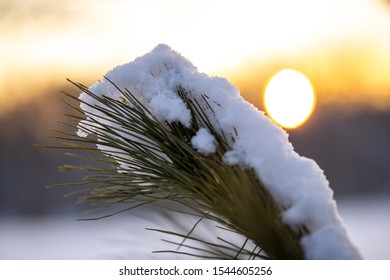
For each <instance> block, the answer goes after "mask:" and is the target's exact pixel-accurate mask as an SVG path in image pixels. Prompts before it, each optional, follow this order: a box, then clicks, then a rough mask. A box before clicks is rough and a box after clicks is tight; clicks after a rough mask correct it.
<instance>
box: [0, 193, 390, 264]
mask: <svg viewBox="0 0 390 280" xmlns="http://www.w3.org/2000/svg"><path fill="white" fill-rule="evenodd" d="M338 204H339V211H340V213H341V216H342V217H343V219H344V221H345V224H346V226H347V228H348V232H349V235H350V238H351V239H352V241H353V242H354V244H355V245H356V246H357V247H359V249H360V251H361V252H362V254H363V256H364V257H365V258H366V259H390V242H388V239H389V237H390V219H389V214H390V197H389V196H387V197H386V196H385V197H368V198H359V199H349V200H342V201H339V203H338ZM145 227H152V228H161V227H165V225H164V224H158V222H156V223H153V222H150V221H146V220H145V219H144V218H143V217H142V216H135V217H134V216H128V215H121V216H117V217H115V218H108V219H104V220H99V221H88V222H80V221H76V217H73V216H65V217H50V218H45V219H26V218H13V219H10V218H1V219H0V259H150V258H178V257H180V256H179V255H170V254H158V255H156V254H153V255H152V254H150V252H151V251H152V250H156V249H157V250H158V249H164V248H166V247H167V244H166V243H163V242H161V241H160V238H164V237H166V236H163V235H161V234H160V233H156V232H151V231H146V230H144V228H145Z"/></svg>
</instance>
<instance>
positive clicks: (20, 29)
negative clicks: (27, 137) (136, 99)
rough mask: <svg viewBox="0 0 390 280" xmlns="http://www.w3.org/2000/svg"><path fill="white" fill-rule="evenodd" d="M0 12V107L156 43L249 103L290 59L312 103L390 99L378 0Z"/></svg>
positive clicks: (30, 6) (100, 2)
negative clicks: (312, 93) (234, 88)
mask: <svg viewBox="0 0 390 280" xmlns="http://www.w3.org/2000/svg"><path fill="white" fill-rule="evenodd" d="M0 13H1V15H2V16H1V17H0V114H4V113H6V112H7V110H10V109H12V107H13V106H15V104H17V102H20V101H21V100H29V99H31V98H36V94H34V92H41V91H42V87H43V86H51V85H52V86H54V87H56V86H58V85H59V83H62V82H63V81H64V80H65V78H67V77H68V78H71V79H74V80H77V81H80V82H83V83H92V82H93V81H95V80H97V79H99V78H100V77H101V76H102V75H103V74H104V73H105V72H106V71H107V70H109V69H111V68H112V67H113V66H115V65H117V64H122V63H125V62H128V61H130V60H133V59H134V58H135V57H137V56H140V55H143V54H144V53H146V52H148V51H150V50H151V49H152V48H153V47H154V46H155V45H157V44H159V43H166V44H168V45H170V46H171V47H172V48H173V49H175V50H177V51H179V52H181V53H182V54H183V55H185V56H186V57H187V58H188V59H190V60H191V61H192V62H193V63H194V64H195V65H196V66H198V67H199V69H200V70H201V71H204V72H207V73H209V74H213V75H221V76H225V77H227V78H228V79H230V80H231V81H232V82H233V83H235V84H237V85H238V86H239V87H240V88H241V90H242V93H243V95H245V97H246V98H247V99H248V100H250V101H251V102H253V103H255V105H257V106H261V104H260V101H261V92H262V90H263V86H264V83H265V82H266V80H268V79H269V78H270V76H271V75H272V74H274V73H275V72H277V71H278V70H280V69H281V68H285V67H290V68H295V69H297V70H300V71H302V72H303V73H304V74H305V75H306V76H307V77H309V78H310V79H311V81H312V83H313V84H314V86H315V88H316V90H317V92H318V94H319V97H318V101H319V102H333V101H339V100H344V101H352V100H357V101H359V102H367V103H369V104H372V105H375V106H380V107H382V108H390V67H389V65H390V51H389V50H390V32H389V30H390V5H388V4H386V1H384V0H353V1H352V0H326V1H325V0H323V1H310V0H296V1H289V0H274V1H259V0H257V1H249V0H240V1H227V0H224V1H222V0H214V1H209V0H196V1H174V0H169V1H158V0H143V1H136V0H133V1H126V0H112V1H108V0H95V1H92V0H86V1H78V0H70V1H60V2H59V1H48V0H27V1H24V0H23V1H22V0H0ZM61 89H62V88H58V91H60V90H61ZM340 97H341V98H340Z"/></svg>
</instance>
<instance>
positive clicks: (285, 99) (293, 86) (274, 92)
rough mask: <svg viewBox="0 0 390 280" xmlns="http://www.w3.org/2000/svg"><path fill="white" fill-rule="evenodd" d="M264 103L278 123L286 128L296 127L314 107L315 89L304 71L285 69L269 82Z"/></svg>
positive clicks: (267, 110)
mask: <svg viewBox="0 0 390 280" xmlns="http://www.w3.org/2000/svg"><path fill="white" fill-rule="evenodd" d="M264 104H265V110H266V112H267V113H268V115H269V116H270V117H271V118H272V119H273V120H274V121H275V122H276V123H278V124H279V125H281V126H283V127H285V128H296V127H298V126H300V125H301V124H303V123H304V122H305V121H306V120H307V119H308V118H309V116H310V115H311V113H312V111H313V109H314V106H315V93H314V89H313V86H312V84H311V83H310V81H309V79H308V78H306V76H305V75H303V74H302V73H300V72H298V71H296V70H293V69H283V70H281V71H279V72H278V73H276V74H275V75H274V76H273V77H272V78H271V79H270V80H269V82H268V83H267V85H266V88H265V92H264Z"/></svg>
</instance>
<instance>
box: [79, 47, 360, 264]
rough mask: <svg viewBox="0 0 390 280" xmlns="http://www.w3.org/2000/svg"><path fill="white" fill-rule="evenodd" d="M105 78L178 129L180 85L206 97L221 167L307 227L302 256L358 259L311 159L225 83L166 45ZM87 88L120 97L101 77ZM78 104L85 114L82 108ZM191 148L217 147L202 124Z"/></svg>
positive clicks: (187, 120) (182, 113) (183, 112)
mask: <svg viewBox="0 0 390 280" xmlns="http://www.w3.org/2000/svg"><path fill="white" fill-rule="evenodd" d="M106 77H107V79H109V80H110V81H112V82H113V83H115V85H117V86H118V87H119V88H121V89H128V90H129V91H130V92H131V93H132V94H134V95H135V96H136V97H137V98H138V99H139V100H141V101H142V102H143V103H144V104H145V105H146V106H147V107H148V108H149V109H150V110H151V112H152V114H154V115H155V116H156V117H157V118H158V119H160V120H165V121H168V122H181V123H182V124H183V125H184V126H189V125H190V124H191V113H190V111H189V109H188V108H187V107H186V104H185V103H184V102H183V100H182V99H181V98H180V97H179V96H178V95H177V93H176V92H177V89H178V88H179V87H181V88H183V89H185V91H186V92H187V93H189V94H191V98H194V99H199V98H200V96H202V95H206V96H207V98H208V103H209V104H210V106H211V107H212V111H213V114H210V116H209V118H210V122H211V123H212V124H213V125H214V126H215V127H217V129H220V130H222V131H223V132H224V134H225V135H226V136H227V139H229V141H231V142H230V143H229V145H230V146H231V150H230V151H227V152H226V154H225V155H224V157H223V160H224V161H225V163H227V164H231V165H241V166H244V167H251V168H253V170H254V171H255V173H256V174H257V176H258V177H259V178H261V181H262V182H263V183H264V186H265V187H266V188H267V190H268V191H269V192H270V193H271V195H272V196H273V198H274V199H275V200H276V201H277V203H278V204H279V205H280V206H281V208H282V209H285V211H284V212H283V213H282V219H283V220H284V222H286V223H287V224H288V225H290V226H291V227H292V228H293V229H295V228H299V227H301V226H305V227H306V228H308V230H309V231H310V234H308V235H307V236H305V237H304V238H302V240H301V243H302V246H303V248H304V249H305V253H306V257H307V258H312V259H317V258H321V259H328V258H359V257H360V255H359V253H358V251H357V250H356V248H355V247H354V246H353V245H352V244H351V243H350V241H349V239H348V238H347V235H346V232H345V230H344V227H343V224H342V221H341V218H340V217H339V215H338V213H337V208H336V204H335V201H334V200H333V192H332V190H331V189H330V188H329V183H328V181H327V179H326V178H325V176H324V174H323V171H322V170H321V169H320V168H319V166H318V165H317V163H316V162H314V161H313V160H311V159H307V158H305V157H301V156H300V155H298V154H297V153H296V152H295V151H294V148H293V146H292V145H291V143H290V142H289V140H288V135H287V133H286V132H285V131H284V130H283V129H282V128H280V127H278V126H277V125H275V124H274V123H273V122H272V121H271V120H270V119H269V118H267V117H266V116H265V115H264V113H263V112H261V111H259V110H258V109H256V108H255V107H254V106H253V105H252V104H250V103H248V102H247V101H245V100H244V99H243V98H242V97H241V96H240V92H239V90H238V88H237V87H235V86H234V85H232V84H231V83H230V82H229V81H227V80H226V79H223V78H218V77H209V76H208V75H206V74H203V73H198V71H197V69H196V67H194V66H193V65H192V64H191V63H190V62H189V61H188V60H187V59H185V58H184V57H183V56H181V55H180V54H178V53H177V52H175V51H173V50H171V49H170V48H169V47H168V46H166V45H159V46H157V47H156V48H155V49H154V50H152V51H151V52H150V53H148V54H146V55H144V56H142V57H139V58H137V59H135V60H134V61H133V62H130V63H127V64H124V65H121V66H118V67H116V68H114V69H113V70H111V71H110V72H108V73H107V74H106ZM90 90H91V91H92V92H93V93H95V94H97V95H103V94H104V95H108V96H110V97H112V98H115V99H119V98H120V96H121V93H120V92H119V91H118V90H117V89H116V88H115V87H114V86H113V85H112V84H111V82H109V81H107V80H103V81H101V82H98V83H96V84H95V85H93V86H92V87H90ZM80 99H81V100H83V101H85V102H86V103H89V104H94V102H96V101H94V100H92V99H91V98H90V97H89V96H88V95H86V94H81V96H80ZM81 106H82V109H83V110H84V109H85V111H88V110H89V111H91V108H89V107H88V105H86V104H82V105H81ZM91 113H94V112H93V110H92V112H91ZM230 139H234V140H230ZM191 145H192V146H193V147H194V149H196V150H197V151H198V152H199V153H201V154H209V153H213V152H215V149H216V143H215V139H214V136H213V135H211V134H210V132H209V131H208V130H206V129H200V130H199V131H198V133H197V134H196V135H195V136H194V137H193V138H192V139H191Z"/></svg>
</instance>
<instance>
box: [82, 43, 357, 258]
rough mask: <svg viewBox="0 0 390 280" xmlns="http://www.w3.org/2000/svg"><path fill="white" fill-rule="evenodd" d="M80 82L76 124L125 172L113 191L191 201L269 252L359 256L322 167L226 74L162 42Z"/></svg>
mask: <svg viewBox="0 0 390 280" xmlns="http://www.w3.org/2000/svg"><path fill="white" fill-rule="evenodd" d="M78 86H79V88H80V89H82V90H83V92H82V94H81V95H80V97H79V99H80V101H81V104H80V108H81V110H82V111H83V112H84V113H85V115H86V119H85V120H82V121H80V122H79V125H78V132H77V134H78V135H79V136H80V137H85V138H83V139H89V138H88V137H89V136H88V135H95V137H96V138H97V140H96V141H95V142H94V144H96V145H97V147H98V148H99V149H100V151H102V152H103V153H104V154H105V155H108V156H109V157H110V158H112V159H114V160H115V161H116V162H117V164H118V170H117V171H118V172H117V173H118V174H120V176H122V177H120V178H121V179H120V180H119V179H118V180H116V181H115V182H114V183H113V185H115V186H111V189H110V193H115V192H116V194H117V193H118V190H121V194H123V193H126V194H127V195H128V197H129V198H127V199H130V198H136V197H139V196H142V195H146V193H148V194H149V198H150V197H151V196H153V195H154V196H153V197H154V198H155V199H157V198H156V197H158V195H157V194H160V195H161V196H164V197H170V198H171V199H172V200H181V199H182V200H183V201H188V202H186V203H187V204H186V205H187V206H189V207H191V208H193V209H194V210H195V211H198V212H200V213H203V215H205V216H206V217H209V218H210V219H214V220H216V221H217V222H220V223H222V224H224V226H227V227H229V228H232V229H233V230H235V231H237V232H239V233H240V234H242V235H244V236H246V237H247V238H248V239H249V240H252V241H253V242H254V243H255V244H256V245H257V246H259V247H261V248H262V249H264V252H265V253H266V255H267V256H268V257H270V258H306V259H359V258H360V254H359V252H358V251H357V249H356V248H355V247H354V246H353V245H352V244H351V242H350V240H349V239H348V236H347V234H346V230H345V228H344V226H343V223H342V220H341V218H340V216H339V214H338V212H337V207H336V203H335V201H334V199H333V192H332V190H331V189H330V187H329V182H328V181H327V179H326V177H325V176H324V172H323V171H322V170H321V169H320V168H319V166H318V165H317V164H316V162H314V161H313V160H311V159H308V158H305V157H302V156H300V155H298V154H297V153H296V152H295V151H294V148H293V146H292V145H291V143H290V142H289V140H288V135H287V133H286V132H285V131H284V130H283V129H281V128H280V127H278V126H277V125H275V124H274V123H273V122H272V121H271V120H270V119H269V118H267V117H266V116H265V115H264V113H263V112H261V111H259V110H257V109H256V108H255V107H254V106H253V105H251V104H250V103H248V102H247V101H245V100H244V99H243V98H242V97H241V96H240V92H239V90H238V88H237V87H235V86H234V85H232V84H231V83H230V82H229V81H227V80H226V79H223V78H219V77H210V76H208V75H206V74H203V73H199V72H198V71H197V68H196V67H194V66H193V65H192V64H191V63H190V62H189V61H188V60H187V59H186V58H184V57H183V56H181V55H180V54H178V53H177V52H175V51H173V50H172V49H170V48H169V47H168V46H166V45H158V46H157V47H156V48H154V49H153V50H152V51H151V52H150V53H148V54H146V55H144V56H142V57H139V58H137V59H135V60H134V61H133V62H130V63H127V64H124V65H121V66H117V67H115V68H114V69H113V70H111V71H109V72H108V73H107V74H106V75H105V78H104V79H103V80H102V81H100V82H97V83H96V84H94V85H92V86H91V87H89V88H86V87H81V86H80V85H78ZM91 141H92V140H91ZM180 172H181V173H180ZM111 175H112V176H117V175H114V174H111ZM124 175H127V176H128V177H126V176H125V177H123V176H124ZM118 176H119V175H118ZM126 178H128V179H126ZM112 180H113V179H112ZM121 180H122V181H121ZM126 180H127V181H126ZM123 181H126V182H125V183H123V184H122V183H121V182H123ZM102 189H104V188H103V187H101V188H100V191H102ZM95 191H96V190H95ZM104 192H105V194H106V195H107V192H108V188H107V187H106V188H105V189H104ZM95 194H96V193H95ZM152 194H153V195H152ZM100 195H101V193H100ZM93 196H94V194H91V196H90V198H91V197H92V198H93ZM94 198H96V197H94ZM144 198H145V197H144ZM209 213H212V215H211V214H209ZM208 215H209V216H208ZM216 217H217V218H216ZM291 243H295V244H291Z"/></svg>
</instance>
